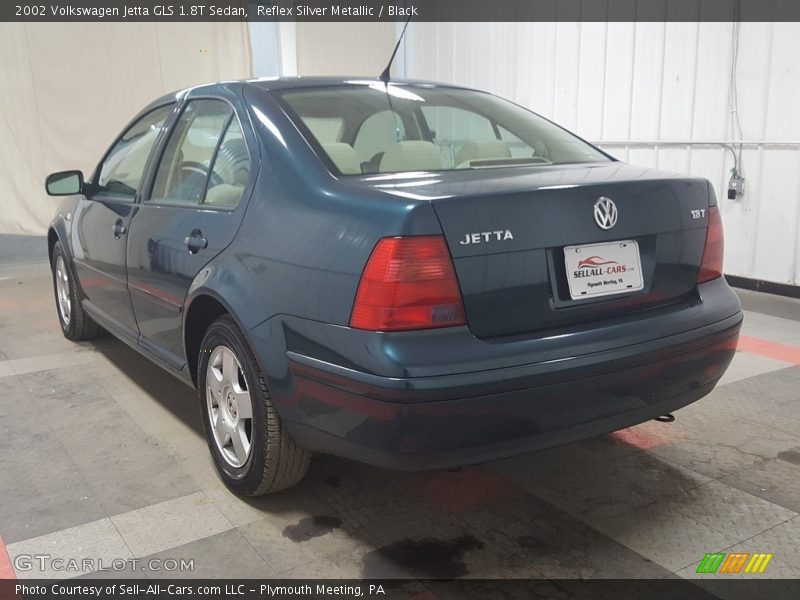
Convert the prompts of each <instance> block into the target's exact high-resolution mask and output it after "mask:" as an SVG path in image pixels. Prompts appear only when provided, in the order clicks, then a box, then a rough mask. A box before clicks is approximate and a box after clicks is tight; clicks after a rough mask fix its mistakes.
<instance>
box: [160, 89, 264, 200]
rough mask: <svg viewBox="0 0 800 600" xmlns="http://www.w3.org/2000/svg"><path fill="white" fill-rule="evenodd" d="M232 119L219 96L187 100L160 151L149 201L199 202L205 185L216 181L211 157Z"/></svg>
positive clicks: (203, 194) (231, 112) (230, 110)
mask: <svg viewBox="0 0 800 600" xmlns="http://www.w3.org/2000/svg"><path fill="white" fill-rule="evenodd" d="M233 120H234V114H233V109H232V108H231V107H230V105H229V104H228V103H226V102H223V101H222V100H192V101H190V102H189V103H188V104H187V105H186V108H185V109H184V110H183V113H181V116H180V118H179V119H178V122H177V123H176V124H175V127H174V128H173V130H172V133H171V134H170V137H169V140H168V141H167V145H166V147H165V148H164V152H163V154H162V155H161V160H160V161H159V164H158V170H157V171H156V177H155V182H154V183H153V190H152V192H151V193H150V201H151V202H154V203H155V202H157V203H159V204H178V205H199V204H202V203H203V201H204V200H205V196H206V189H207V188H208V187H210V186H212V185H213V184H214V183H219V181H218V180H219V175H217V176H216V177H215V176H214V173H213V169H214V164H213V160H214V156H215V153H216V151H217V147H218V146H219V144H220V139H221V138H222V136H223V134H225V132H226V130H227V128H228V125H229V124H230V123H231V122H232V121H233ZM248 170H249V167H248Z"/></svg>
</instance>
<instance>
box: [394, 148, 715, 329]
mask: <svg viewBox="0 0 800 600" xmlns="http://www.w3.org/2000/svg"><path fill="white" fill-rule="evenodd" d="M379 187H381V188H382V189H383V190H384V191H391V192H393V193H395V194H400V195H404V196H406V197H413V198H416V199H430V200H431V201H432V203H433V206H434V209H435V211H436V213H437V216H438V218H439V221H440V223H441V226H442V230H443V232H444V235H445V238H446V240H447V244H448V248H449V250H450V253H451V255H452V257H453V261H454V264H455V269H456V275H457V277H458V281H459V285H460V287H461V292H462V296H463V300H464V307H465V310H466V316H467V322H468V324H469V327H470V329H471V331H472V332H473V334H475V335H476V336H477V337H481V338H488V337H495V336H505V335H514V334H524V333H529V332H534V331H548V332H549V331H551V330H558V329H562V328H565V327H569V326H573V325H578V324H581V323H586V322H588V321H594V320H597V319H598V318H614V317H618V316H622V315H625V314H627V313H630V312H631V311H641V310H647V309H649V308H654V307H657V306H662V305H665V304H669V303H672V302H677V301H681V300H683V299H685V298H686V297H687V296H689V295H692V294H696V280H697V273H698V269H699V266H700V263H701V260H702V256H703V248H704V245H705V230H706V226H707V212H708V206H709V198H710V194H709V189H708V184H707V182H706V181H705V180H704V179H700V178H693V177H687V176H680V175H674V174H671V173H665V172H661V171H655V170H652V169H645V168H640V167H634V166H630V165H626V164H624V163H620V162H611V163H602V164H591V165H570V166H560V167H555V166H554V167H537V168H502V169H484V170H477V169H476V170H470V171H465V172H460V171H458V172H446V173H437V174H433V175H431V176H430V177H427V178H425V179H417V180H414V179H409V178H406V179H404V180H403V181H402V182H397V183H395V184H389V182H388V181H385V180H384V181H382V182H381V185H380V186H379ZM601 197H606V198H610V199H611V200H613V203H614V204H615V206H616V210H617V221H616V223H615V224H614V226H612V227H610V228H609V229H603V228H601V227H600V226H599V225H598V222H597V221H596V219H595V210H594V209H595V204H596V203H597V201H598V199H600V198H601ZM606 224H607V223H606ZM619 241H633V242H636V244H635V245H638V253H639V261H638V262H639V264H638V265H637V266H636V267H635V268H632V267H628V268H630V269H631V270H637V269H638V270H639V271H640V275H639V277H640V279H639V281H640V282H641V289H640V290H636V291H624V292H622V293H618V294H613V295H596V296H591V297H580V298H578V299H573V297H572V295H571V294H570V288H569V283H568V278H569V277H571V275H570V273H574V272H575V271H574V269H575V265H576V264H578V263H577V262H576V260H575V259H574V258H573V259H572V260H571V262H570V267H571V268H570V269H569V273H568V269H567V266H566V264H565V250H564V249H565V247H572V246H578V245H581V246H582V245H585V244H598V243H604V242H619ZM635 245H634V246H635ZM598 248H599V250H597V249H598ZM604 249H608V247H603V246H599V247H598V246H595V247H592V248H586V249H584V248H580V249H579V250H578V252H581V251H583V252H584V256H586V257H587V258H591V259H592V261H590V262H589V264H588V265H587V266H585V267H583V271H586V270H587V269H590V268H605V267H602V266H599V267H597V266H595V265H596V263H608V264H612V265H613V264H617V263H618V262H619V261H620V260H621V259H619V256H618V255H614V257H615V258H617V260H616V261H614V262H611V261H610V260H606V258H607V257H605V256H602V254H603V250H604ZM568 252H575V250H568ZM598 252H599V253H600V254H598ZM609 252H610V250H609ZM628 252H633V250H628ZM626 256H628V257H631V256H632V255H631V254H628V255H626ZM614 268H617V267H614ZM599 273H600V272H599V271H598V272H595V273H594V275H595V278H594V279H592V280H591V281H593V282H595V283H594V285H598V286H600V285H603V284H600V283H596V281H599V280H600V279H602V278H599ZM629 276H631V275H630V274H629ZM598 278H599V279H598ZM634 279H636V278H635V277H634ZM575 281H576V283H575V286H576V289H579V288H578V287H577V286H578V285H579V284H578V279H575ZM586 281H590V280H586ZM619 282H620V285H623V286H624V285H625V284H624V283H622V282H623V280H622V279H620V280H619ZM626 282H627V280H626ZM609 283H613V282H609ZM628 287H631V286H630V285H629V286H628ZM634 287H638V286H634ZM586 289H588V288H586ZM608 289H613V288H608ZM584 293H585V292H584Z"/></svg>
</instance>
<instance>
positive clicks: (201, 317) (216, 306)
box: [183, 288, 264, 387]
mask: <svg viewBox="0 0 800 600" xmlns="http://www.w3.org/2000/svg"><path fill="white" fill-rule="evenodd" d="M184 314H185V316H184V319H183V344H184V352H185V353H186V367H187V369H188V371H189V376H190V378H191V381H192V383H193V384H194V386H195V387H197V364H198V361H199V356H200V345H201V344H202V342H203V337H204V336H205V333H206V331H207V330H208V328H209V326H210V325H211V324H212V323H213V322H214V321H215V320H217V319H218V318H219V317H221V316H223V315H228V316H230V317H231V318H232V319H233V320H234V322H235V323H236V326H237V327H238V328H239V331H241V332H242V335H243V336H244V337H245V340H246V341H247V343H248V344H250V347H251V348H252V347H253V345H252V343H251V341H250V339H249V335H248V329H247V327H246V326H245V325H244V324H243V322H242V320H241V319H240V318H239V316H238V315H237V312H236V310H235V309H234V308H233V307H232V306H231V305H230V304H229V303H228V302H226V301H225V299H224V298H222V296H221V295H219V294H218V293H217V292H215V291H213V290H211V289H207V288H201V289H198V290H196V291H195V292H194V293H193V294H192V295H191V298H190V300H189V302H187V304H186V308H185V311H184ZM254 354H255V355H256V360H258V361H259V363H260V362H261V359H260V357H259V356H258V353H256V352H254ZM259 366H261V368H262V369H263V367H264V365H259Z"/></svg>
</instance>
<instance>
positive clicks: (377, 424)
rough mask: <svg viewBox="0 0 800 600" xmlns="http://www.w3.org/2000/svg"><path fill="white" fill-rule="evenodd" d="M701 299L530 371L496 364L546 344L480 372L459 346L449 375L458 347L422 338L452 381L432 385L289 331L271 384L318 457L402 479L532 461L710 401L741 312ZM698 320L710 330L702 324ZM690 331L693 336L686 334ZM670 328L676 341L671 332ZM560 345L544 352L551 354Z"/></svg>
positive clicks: (716, 285)
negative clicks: (524, 457)
mask: <svg viewBox="0 0 800 600" xmlns="http://www.w3.org/2000/svg"><path fill="white" fill-rule="evenodd" d="M700 294H701V301H699V302H695V303H694V304H691V303H690V304H689V305H686V306H681V307H673V308H672V309H671V312H670V311H664V312H662V313H657V312H655V311H654V312H653V313H652V314H649V315H644V316H642V317H641V318H640V319H638V320H639V327H638V328H637V329H638V330H639V332H640V333H646V334H647V333H649V338H647V335H646V336H645V337H646V338H647V339H643V340H642V341H639V342H638V343H628V342H630V341H631V339H632V338H631V337H630V336H627V337H620V336H617V337H611V338H608V337H607V338H606V339H605V347H603V344H602V343H601V341H600V340H594V344H595V346H596V347H597V348H598V349H597V350H596V351H594V352H583V353H579V352H573V354H572V356H565V355H563V352H557V351H556V350H554V349H553V348H551V349H550V351H549V358H546V357H543V359H542V360H537V361H535V362H527V363H524V364H509V365H507V366H502V367H495V366H494V365H496V363H497V361H498V360H499V359H498V356H502V357H503V359H502V360H501V362H503V360H506V359H508V360H510V358H509V356H511V355H513V354H514V353H513V352H512V353H511V355H509V356H506V352H508V348H509V345H511V346H514V347H516V348H517V350H518V352H517V353H516V355H517V358H518V360H519V357H520V356H522V357H524V356H526V353H525V352H524V351H523V349H528V350H530V351H531V352H535V351H536V350H535V346H536V343H535V342H536V341H537V340H533V342H534V343H533V345H531V340H530V339H525V340H502V341H494V342H486V341H482V342H481V341H479V343H480V346H481V347H482V349H483V350H482V351H483V352H484V353H485V356H484V357H483V361H484V364H487V365H491V367H490V368H484V369H475V368H474V367H475V365H477V364H479V363H480V357H478V356H472V355H471V360H470V361H469V363H468V367H471V368H465V365H464V362H463V352H464V349H463V347H461V348H458V347H452V348H451V349H450V350H449V355H450V359H449V360H450V361H451V364H450V367H449V372H448V371H447V370H446V369H445V368H444V365H445V363H446V362H447V360H448V358H447V356H445V357H441V356H439V354H441V353H442V352H445V353H448V349H447V348H440V347H438V345H437V344H436V343H435V342H434V341H433V340H435V338H433V337H432V338H431V339H430V340H429V341H428V343H427V344H424V343H422V342H420V341H419V339H417V340H416V342H417V343H418V344H421V345H419V347H418V353H419V355H420V356H418V357H417V359H416V360H415V361H410V362H411V363H413V364H417V363H419V364H422V360H423V359H424V357H425V355H430V356H431V360H430V362H431V363H434V364H435V365H437V366H436V367H435V368H436V369H439V370H440V371H442V372H439V373H438V374H430V375H423V376H420V375H416V376H405V377H404V376H399V377H398V376H395V375H394V374H391V375H389V374H384V373H376V372H374V371H373V372H370V371H368V370H366V369H364V368H361V369H359V368H356V365H355V364H353V354H350V355H349V356H348V355H347V351H346V350H344V351H340V352H339V354H337V355H333V354H328V355H322V356H320V347H319V346H318V345H315V344H313V343H312V340H311V339H310V337H309V336H308V335H307V334H308V330H306V331H305V333H306V335H305V336H303V337H298V332H297V330H296V329H295V330H292V329H287V328H286V326H285V325H286V324H285V323H284V328H283V330H284V332H285V334H286V340H287V352H286V356H287V363H286V366H287V368H286V372H285V374H284V376H282V377H280V378H272V377H271V380H270V384H271V386H272V389H273V396H274V398H275V402H276V406H277V407H278V409H279V411H280V413H281V416H282V417H283V420H284V422H285V423H286V424H287V426H288V427H289V429H290V431H291V432H292V434H293V436H294V437H295V438H296V440H297V441H298V442H299V443H300V444H301V445H304V446H306V447H308V448H311V449H314V450H319V451H323V452H329V453H332V454H336V455H340V456H344V457H348V458H353V459H356V460H359V461H362V462H367V463H371V464H375V465H379V466H383V467H387V468H394V469H401V470H421V469H434V468H442V467H451V466H459V465H465V464H474V463H479V462H485V461H489V460H494V459H499V458H504V457H508V456H513V455H518V454H524V453H527V452H531V451H534V450H537V449H542V448H546V447H549V446H554V445H558V444H562V443H567V442H571V441H575V440H579V439H584V438H588V437H593V436H596V435H601V434H604V433H608V432H611V431H615V430H617V429H621V428H624V427H628V426H631V425H634V424H636V423H641V422H643V421H646V420H649V419H652V418H654V417H657V416H659V415H662V414H664V413H667V412H671V411H674V410H676V409H678V408H681V407H683V406H685V405H687V404H690V403H691V402H694V401H696V400H698V399H699V398H701V397H703V396H704V395H706V394H707V393H708V392H710V391H711V390H712V389H713V387H714V385H716V382H717V381H718V380H719V378H720V377H721V376H722V374H723V373H724V371H725V369H726V368H727V367H728V365H729V363H730V361H731V359H732V358H733V355H734V353H735V350H736V342H737V340H738V335H739V329H740V327H741V322H742V314H741V310H740V307H739V303H738V299H736V296H735V295H734V294H733V292H732V291H731V290H730V288H728V286H727V284H725V282H724V280H722V279H720V280H718V281H716V282H710V283H709V284H704V285H703V286H700ZM681 313H682V315H683V316H682V317H681ZM698 315H700V317H701V320H702V321H704V323H703V324H701V325H699V326H697V325H698V321H697V319H698ZM648 323H649V331H647V328H648ZM687 323H691V324H692V325H693V327H692V328H691V329H688V330H687V329H685V327H686V324H687ZM625 325H626V324H625V323H623V322H620V323H618V324H617V329H616V331H617V333H619V332H620V331H623V332H624V331H628V330H627V329H626V326H625ZM665 326H669V327H671V328H672V329H671V331H673V333H665V331H664V327H665ZM642 327H644V328H645V331H644V332H642V331H641V330H642ZM342 329H347V328H342ZM584 330H585V328H584ZM347 331H350V332H351V333H353V336H354V342H353V347H354V348H356V349H357V350H355V351H354V352H356V353H358V352H359V351H360V350H358V349H362V350H363V349H364V348H367V349H369V348H373V346H370V345H369V344H368V343H367V344H366V345H365V340H366V339H368V338H362V336H363V335H364V334H366V336H376V335H378V336H380V335H385V334H374V333H373V334H370V333H367V332H355V331H354V330H347ZM612 331H613V329H607V330H606V331H605V333H606V335H607V336H608V335H610V333H611V332H612ZM339 333H341V332H339ZM426 333H430V332H426ZM584 333H585V331H582V332H575V333H574V334H569V333H567V334H561V336H564V337H565V338H566V340H565V342H564V343H566V342H568V341H572V342H574V343H573V344H572V345H571V346H558V348H560V349H561V350H564V351H566V350H569V348H570V347H571V348H572V350H573V351H574V350H575V349H576V348H582V347H585V345H586V344H589V345H591V343H592V339H590V338H587V337H586V336H585V335H583V334H584ZM454 334H455V332H452V331H451V332H450V335H454ZM464 335H466V336H468V337H471V336H469V334H468V332H467V333H466V334H464ZM445 337H447V336H445ZM551 337H552V336H551ZM556 337H559V336H556ZM550 339H551V338H546V339H540V340H538V342H540V343H542V344H545V345H546V342H547V341H548V340H550ZM473 341H474V338H472V340H471V341H469V342H468V340H467V339H466V338H465V339H464V341H463V344H462V345H467V346H469V345H471V344H472V343H473ZM384 342H385V340H384ZM452 343H453V340H452V339H451V340H450V344H452ZM515 345H516V346H515ZM378 347H381V348H384V349H386V351H389V354H390V355H389V356H387V358H386V361H387V365H388V363H393V361H394V360H395V359H396V358H397V357H396V356H395V355H396V354H397V353H398V352H402V351H404V350H403V349H402V348H399V347H398V345H397V344H395V343H384V344H380V345H379V346H378ZM301 349H305V350H306V351H307V352H308V353H304V352H301V351H300V350H301ZM329 350H332V348H330V347H329ZM431 352H434V353H436V357H435V358H434V357H433V355H431ZM314 353H316V354H317V356H314V355H313V354H314ZM371 354H374V352H371ZM459 360H461V361H462V362H460V363H459V362H455V361H459ZM437 361H438V362H437ZM361 362H362V363H366V362H368V360H367V359H362V360H361ZM387 369H389V367H388V366H387Z"/></svg>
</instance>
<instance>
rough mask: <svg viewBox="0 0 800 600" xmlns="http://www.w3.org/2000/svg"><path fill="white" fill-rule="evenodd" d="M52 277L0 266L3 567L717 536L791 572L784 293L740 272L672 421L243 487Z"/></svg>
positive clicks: (415, 564)
mask: <svg viewBox="0 0 800 600" xmlns="http://www.w3.org/2000/svg"><path fill="white" fill-rule="evenodd" d="M50 285H51V284H50V279H49V274H48V271H47V269H46V266H44V265H38V266H37V265H33V266H31V265H28V266H22V267H21V266H16V267H6V268H0V383H1V384H2V386H3V389H4V390H5V393H4V394H2V395H0V432H2V435H0V481H1V482H2V485H0V536H2V540H3V541H0V573H2V572H3V571H2V569H3V568H4V565H3V562H4V561H6V566H7V560H8V559H6V558H5V557H4V553H3V551H2V546H3V543H4V544H5V547H6V550H7V554H8V556H9V557H10V558H11V559H14V558H15V557H18V556H20V555H36V554H48V555H52V556H53V557H61V558H65V559H70V558H75V559H80V558H85V557H90V558H93V559H95V560H101V559H102V560H103V564H104V565H106V566H108V565H109V564H111V563H112V561H114V560H116V559H131V558H133V559H142V560H141V561H140V562H139V563H137V566H136V567H132V566H131V563H126V566H125V569H126V570H125V571H124V572H123V573H122V574H124V575H128V576H145V577H148V576H159V575H161V576H163V575H164V574H165V573H164V572H163V571H158V565H159V564H161V563H159V562H158V561H162V562H168V561H169V560H170V559H175V560H178V561H180V560H181V559H185V560H193V561H194V569H193V570H191V571H189V570H187V571H183V572H170V573H169V575H170V576H185V577H270V576H281V577H294V576H297V577H309V576H319V577H415V578H439V577H444V578H455V577H486V578H506V577H509V578H510V577H521V578H525V577H546V578H551V579H554V578H582V577H592V576H595V577H619V578H624V577H634V578H646V577H655V578H660V577H667V576H672V575H673V574H676V573H677V575H678V576H686V577H694V576H695V575H696V573H695V569H696V566H697V564H698V562H699V561H700V560H701V559H702V558H703V556H704V554H705V553H706V552H710V551H725V550H726V549H731V550H739V551H745V552H756V551H757V552H772V553H774V559H773V561H772V563H771V564H770V566H769V568H768V569H767V571H766V573H765V574H764V575H763V576H764V577H769V576H772V577H800V554H798V548H800V517H799V516H798V512H800V428H798V425H797V423H798V419H797V415H798V401H800V398H799V397H798V395H799V394H800V392H798V390H800V365H799V364H798V363H800V361H798V356H799V354H798V352H797V351H798V349H800V302H798V301H793V300H788V299H784V298H777V297H772V296H766V295H763V294H757V293H751V292H741V296H742V298H743V301H744V304H745V307H746V309H747V316H746V325H745V331H744V334H745V335H746V336H747V340H748V343H747V344H745V347H746V348H748V349H746V350H744V351H740V352H739V353H738V354H737V356H736V358H735V360H734V363H733V365H732V367H731V369H730V371H729V372H728V373H727V374H726V375H725V377H724V379H723V381H722V382H721V385H720V386H719V387H718V388H717V389H716V390H715V391H714V392H713V393H712V394H711V395H710V396H708V397H707V398H705V399H703V400H702V401H700V402H698V403H696V404H693V405H691V406H689V407H687V408H685V409H683V410H681V411H679V412H678V413H677V417H678V418H677V421H676V422H675V423H674V424H671V425H665V424H660V423H655V422H649V423H645V424H643V425H640V426H638V427H635V428H631V429H628V430H625V431H622V432H617V433H616V434H613V435H611V436H607V437H605V438H599V439H594V440H589V441H586V442H582V443H579V444H573V445H570V446H566V447H562V448H556V449H551V450H547V451H544V452H540V453H538V454H534V455H530V456H525V457H521V458H515V459H512V460H506V461H502V462H499V463H494V464H488V465H484V466H480V467H471V468H466V469H463V470H461V471H458V472H451V471H441V472H432V473H418V474H415V473H393V472H389V471H383V470H380V469H375V468H371V467H368V466H365V465H361V464H357V463H353V462H349V461H346V460H342V459H338V458H334V457H330V456H319V457H316V458H315V460H314V462H313V465H312V467H311V471H310V473H309V475H308V477H307V479H306V480H305V482H304V483H303V484H301V485H300V486H298V487H296V488H294V489H291V490H288V491H286V492H284V493H281V494H277V495H274V496H268V497H264V498H260V499H256V500H249V501H245V500H241V499H238V498H236V497H234V496H233V495H231V494H230V493H229V492H228V491H227V490H226V489H225V488H224V487H223V486H222V484H221V483H220V482H219V480H218V479H217V477H216V475H215V473H214V471H213V468H212V465H211V463H210V459H209V457H208V453H207V449H206V447H205V442H204V440H203V438H202V435H201V424H200V417H199V410H198V408H197V401H196V397H195V394H194V392H193V391H192V390H190V389H189V388H187V387H185V386H184V385H183V384H181V383H180V382H178V381H177V380H175V379H173V378H172V377H171V376H170V375H167V374H166V373H163V372H162V371H160V370H159V369H158V368H157V367H155V366H153V365H152V364H150V363H149V362H148V361H147V360H145V359H144V358H142V357H140V356H139V355H138V354H136V353H135V352H134V351H132V350H130V349H128V348H127V347H126V346H125V345H123V344H122V343H120V342H118V341H116V340H114V339H113V338H111V337H103V338H101V339H99V340H97V341H95V342H93V343H81V344H74V343H71V342H68V341H67V340H65V339H64V338H63V337H62V335H61V333H60V331H59V328H58V324H57V321H56V315H55V309H54V307H53V300H52V292H51V288H50ZM150 559H158V561H156V562H152V563H151V562H150ZM96 566H97V564H96V563H95V565H90V566H89V567H88V568H79V569H77V570H75V571H68V572H63V571H60V572H58V573H57V575H58V576H59V577H76V576H81V575H84V576H85V575H87V574H90V573H91V572H92V570H93V568H96ZM53 573H54V572H53V571H52V570H50V569H49V568H48V567H43V568H39V567H38V566H37V567H36V568H34V569H33V570H30V571H29V570H24V569H21V568H17V569H16V575H17V576H18V577H33V576H38V577H41V576H46V575H49V574H53ZM114 574H115V573H113V572H111V573H108V572H106V573H102V574H101V575H104V576H109V575H114ZM428 592H430V590H428ZM430 593H431V594H433V592H430ZM420 597H431V598H434V597H436V596H435V595H429V596H425V595H422V596H420Z"/></svg>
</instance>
